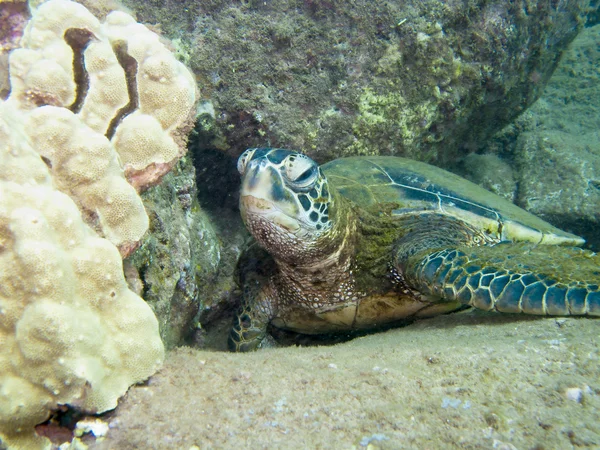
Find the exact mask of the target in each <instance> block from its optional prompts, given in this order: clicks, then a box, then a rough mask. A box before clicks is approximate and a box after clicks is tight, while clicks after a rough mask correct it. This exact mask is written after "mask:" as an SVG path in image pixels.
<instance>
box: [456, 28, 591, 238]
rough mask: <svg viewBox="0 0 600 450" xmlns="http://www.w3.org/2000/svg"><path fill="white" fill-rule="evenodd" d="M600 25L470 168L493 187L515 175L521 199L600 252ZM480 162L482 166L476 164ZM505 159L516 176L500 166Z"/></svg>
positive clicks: (467, 170)
mask: <svg viewBox="0 0 600 450" xmlns="http://www.w3.org/2000/svg"><path fill="white" fill-rule="evenodd" d="M599 41H600V25H595V26H593V27H589V28H586V29H584V30H583V31H582V32H581V33H580V34H579V36H578V37H577V38H576V39H575V41H573V43H572V45H571V46H570V48H569V49H568V51H567V52H565V54H564V56H563V58H562V60H561V62H560V64H559V66H558V68H557V69H556V72H555V73H554V75H553V76H552V78H551V79H550V81H549V83H548V85H547V87H546V90H545V91H544V93H543V95H542V97H541V98H540V99H539V100H538V101H537V102H536V103H535V104H534V105H533V106H532V107H531V108H530V110H528V111H527V112H526V113H525V114H523V115H522V116H521V117H519V118H518V119H517V121H516V122H515V123H514V124H512V125H510V126H508V127H506V128H505V129H504V130H503V131H502V132H501V133H499V134H498V135H497V136H496V137H495V138H494V140H492V142H490V143H489V146H488V149H487V151H488V152H489V153H488V154H484V155H477V156H470V157H469V158H467V159H466V161H465V164H464V165H463V168H462V169H463V170H462V171H463V173H464V174H465V175H466V176H467V177H468V178H470V179H472V180H473V181H476V182H478V183H480V184H482V185H483V186H484V187H487V188H488V189H489V188H490V187H493V186H494V185H496V186H502V185H505V184H506V182H507V179H508V177H510V176H512V177H514V181H515V182H516V187H515V190H514V193H513V195H514V197H515V203H517V204H518V205H519V206H521V207H523V208H525V209H527V210H528V211H530V212H532V213H534V214H536V215H538V216H540V217H542V218H543V219H545V220H547V221H548V222H551V223H553V224H554V225H556V226H558V227H560V228H563V229H565V230H568V231H571V232H573V233H576V234H579V235H581V236H583V237H585V238H586V240H587V241H588V245H589V246H590V247H591V248H592V249H594V250H600V233H598V227H599V226H600V131H599V130H600V74H599V73H598V69H597V67H598V65H599V64H600V49H599V48H598V42H599ZM475 161H477V164H473V162H475ZM490 161H503V162H502V164H504V165H505V166H507V165H510V167H511V169H512V174H511V175H509V174H508V173H506V172H503V171H500V170H497V164H495V165H490V164H488V163H489V162H490Z"/></svg>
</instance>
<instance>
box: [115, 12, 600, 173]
mask: <svg viewBox="0 0 600 450" xmlns="http://www.w3.org/2000/svg"><path fill="white" fill-rule="evenodd" d="M126 3H127V4H128V5H129V6H130V7H131V8H132V9H133V10H134V11H135V12H136V13H137V16H138V19H140V20H142V21H144V22H149V23H155V24H159V26H160V28H161V29H162V30H163V31H164V32H165V34H166V35H167V36H168V37H170V38H171V39H173V40H174V43H175V45H176V47H177V51H178V54H179V55H180V56H181V58H182V59H183V60H185V61H186V62H188V63H189V64H191V65H192V67H193V69H194V72H195V73H196V75H197V77H198V79H199V85H200V87H201V89H202V94H203V96H204V97H205V98H206V99H207V100H209V101H210V102H211V103H212V106H213V107H214V111H215V114H214V115H212V114H208V113H207V114H205V117H204V118H203V123H204V127H203V130H202V132H203V133H204V137H205V139H206V141H207V144H209V145H210V146H212V147H217V148H220V149H223V150H226V151H228V152H229V153H230V154H231V155H237V154H239V153H240V152H241V151H242V150H243V149H245V148H247V147H251V146H264V145H270V146H286V147H292V148H296V149H301V150H303V151H305V152H307V153H308V154H309V155H311V156H313V157H315V158H316V159H318V160H319V161H324V160H327V159H333V158H334V157H338V156H347V155H356V154H398V155H404V156H410V157H413V158H416V159H420V160H429V161H437V162H438V163H444V162H445V161H451V160H453V159H454V158H455V157H456V156H457V155H458V154H460V153H464V150H465V149H467V150H473V149H477V148H479V147H480V146H481V145H483V143H484V142H485V140H486V139H487V138H488V137H489V136H491V135H492V134H493V133H494V132H496V131H498V130H500V129H501V128H502V127H503V126H505V125H506V124H507V123H509V122H510V121H511V120H513V119H514V118H515V117H516V115H518V114H519V113H520V112H522V111H523V110H524V109H526V108H527V107H528V106H529V105H531V103H533V101H534V100H535V99H536V98H538V97H539V95H540V93H541V92H542V90H543V88H544V86H545V84H546V81H547V79H548V78H549V77H550V75H551V74H552V72H553V70H554V68H555V65H556V62H557V60H558V58H559V56H560V54H561V51H562V50H563V49H564V48H565V46H566V45H567V44H568V43H569V42H570V41H571V40H572V39H573V38H574V37H575V36H576V35H577V33H578V31H579V30H580V28H581V26H582V24H583V23H584V21H585V15H586V13H587V11H588V10H589V1H588V0H568V1H566V2H563V3H561V7H560V8H555V7H554V6H553V3H552V2H546V1H535V0H521V1H517V2H504V1H500V0H495V1H480V0H477V1H475V2H439V1H437V0H425V1H422V2H401V1H391V2H373V1H370V0H358V1H354V2H344V1H338V0H306V1H301V2H289V1H287V0H270V1H267V2H265V1H262V0H260V1H258V0H245V1H241V2H239V1H235V2H232V1H226V0H211V1H203V2H198V1H192V0H181V1H174V0H171V1H166V2H154V1H152V2H134V1H132V0H129V1H127V2H126ZM208 110H211V108H208Z"/></svg>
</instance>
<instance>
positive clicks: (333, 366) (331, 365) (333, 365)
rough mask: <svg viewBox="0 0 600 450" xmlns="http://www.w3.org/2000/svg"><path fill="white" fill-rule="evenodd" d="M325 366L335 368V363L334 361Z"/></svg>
mask: <svg viewBox="0 0 600 450" xmlns="http://www.w3.org/2000/svg"><path fill="white" fill-rule="evenodd" d="M327 367H329V368H330V369H337V365H335V364H334V363H331V364H329V365H328V366H327Z"/></svg>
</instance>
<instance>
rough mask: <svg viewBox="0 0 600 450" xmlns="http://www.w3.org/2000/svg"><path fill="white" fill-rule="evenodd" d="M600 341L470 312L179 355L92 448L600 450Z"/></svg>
mask: <svg viewBox="0 0 600 450" xmlns="http://www.w3.org/2000/svg"><path fill="white" fill-rule="evenodd" d="M599 338H600V320H596V319H586V318H537V317H525V316H512V315H500V314H494V313H482V312H476V311H466V312H463V313H458V314H453V315H448V316H442V317H437V318H434V319H428V320H422V321H420V322H417V323H415V324H413V325H410V326H408V327H404V328H399V329H394V330H390V331H387V332H384V333H378V334H374V335H369V336H366V337H362V338H357V339H355V340H353V341H350V342H346V343H343V344H338V345H335V346H330V347H327V346H321V347H304V348H300V347H288V348H275V349H266V350H261V351H258V352H254V353H251V354H230V353H220V352H207V351H199V350H194V349H190V348H179V349H176V350H174V351H172V352H171V353H170V354H169V356H168V358H167V360H166V363H165V365H164V368H163V369H162V370H161V371H160V372H159V373H158V374H157V375H155V376H154V377H153V378H152V379H151V380H150V381H149V382H148V383H147V384H146V385H143V386H136V387H133V388H132V389H130V391H129V393H128V395H127V396H126V397H125V398H124V399H123V400H122V401H121V403H120V406H119V407H118V408H117V410H116V411H115V412H113V413H111V414H110V415H109V416H107V417H105V418H104V420H105V421H107V422H108V423H109V427H110V429H109V432H108V434H107V436H106V438H105V439H104V440H103V441H98V442H96V444H93V445H92V446H91V447H90V448H93V449H120V450H121V449H134V448H135V449H142V448H143V449H170V448H173V449H193V448H201V449H212V448H237V449H247V448H249V449H259V448H269V449H274V448H292V449H296V448H310V449H319V448H341V449H350V448H358V449H360V448H381V449H388V448H389V449H396V448H397V449H413V448H414V449H439V448H444V449H446V448H448V449H452V448H462V449H480V448H481V449H484V448H485V449H491V448H498V449H512V448H517V449H570V448H580V447H583V448H600V383H599V380H600V361H599V358H600V353H599V347H598V343H599V342H600V339H599ZM194 446H195V447H194Z"/></svg>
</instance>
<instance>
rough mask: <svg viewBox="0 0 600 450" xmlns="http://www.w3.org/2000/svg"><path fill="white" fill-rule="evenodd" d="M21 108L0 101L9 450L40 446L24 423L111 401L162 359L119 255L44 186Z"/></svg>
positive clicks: (3, 407)
mask: <svg viewBox="0 0 600 450" xmlns="http://www.w3.org/2000/svg"><path fill="white" fill-rule="evenodd" d="M23 115H24V113H23V112H21V111H19V110H17V109H15V108H14V104H11V103H4V104H2V105H0V139H1V140H2V142H3V146H2V147H1V148H0V159H1V160H2V165H0V265H1V266H2V271H0V346H1V348H2V352H1V353H0V439H1V440H2V441H3V443H4V445H8V447H9V448H14V449H32V448H48V447H49V446H50V445H49V442H48V441H47V440H46V439H45V438H41V437H39V436H37V435H36V434H35V432H34V429H33V427H34V426H35V425H36V424H38V423H40V422H43V421H44V420H46V419H47V418H48V417H49V415H50V412H51V411H52V410H53V409H56V408H57V407H58V406H59V405H64V404H69V405H72V406H76V407H78V408H80V409H81V410H83V411H88V412H102V411H106V410H108V409H112V408H114V407H115V406H116V402H117V399H118V398H119V397H120V396H121V395H123V394H124V393H125V391H126V390H127V388H128V387H129V386H130V385H131V384H133V383H136V382H139V381H142V380H144V379H146V378H147V377H149V376H150V375H152V374H153V373H154V372H155V371H156V369H157V368H158V367H159V365H160V364H161V362H162V359H163V356H164V350H163V344H162V342H161V340H160V337H159V333H158V323H157V320H156V318H155V317H154V314H153V313H152V310H151V309H150V307H149V306H148V305H147V304H146V303H145V302H144V301H143V300H142V299H141V298H140V297H138V296H137V295H135V294H134V293H133V292H131V291H130V290H129V289H128V288H127V284H126V282H125V279H124V277H123V268H122V262H121V256H120V255H119V252H118V251H117V249H116V248H115V246H114V245H113V244H111V243H110V242H109V241H108V240H106V239H102V238H100V237H98V235H97V234H96V233H95V232H94V231H93V230H92V229H90V228H89V227H88V226H87V225H86V224H85V223H84V221H83V219H82V217H81V213H80V212H79V210H78V208H77V206H76V205H75V203H74V202H73V200H71V198H70V197H69V196H67V195H65V194H64V193H62V192H60V191H58V190H56V189H55V188H54V186H53V183H52V177H51V175H50V172H49V170H48V168H47V167H46V165H45V164H44V162H43V161H42V159H41V158H40V156H39V155H38V153H37V152H36V151H35V150H33V148H32V147H31V145H30V143H29V139H28V136H27V134H26V132H25V130H26V127H27V126H28V124H27V120H26V119H25V117H23Z"/></svg>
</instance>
